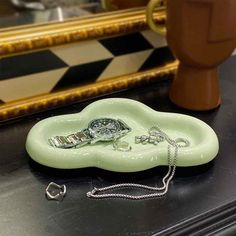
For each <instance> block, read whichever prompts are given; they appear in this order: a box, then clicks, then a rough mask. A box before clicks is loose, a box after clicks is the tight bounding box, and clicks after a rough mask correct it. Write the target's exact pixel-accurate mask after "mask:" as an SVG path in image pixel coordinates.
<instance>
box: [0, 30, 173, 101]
mask: <svg viewBox="0 0 236 236" xmlns="http://www.w3.org/2000/svg"><path fill="white" fill-rule="evenodd" d="M166 53H167V55H166ZM166 60H173V56H172V54H171V53H170V51H169V50H168V48H167V47H166V41H165V39H164V38H163V37H161V36H159V35H157V34H155V33H153V32H152V31H150V30H146V31H142V32H136V33H132V34H128V35H121V36H118V37H112V38H106V39H101V40H90V41H86V42H78V43H74V44H69V45H64V46H60V47H55V48H51V49H48V50H43V51H38V52H33V53H27V54H22V55H17V56H13V57H9V58H3V59H0V100H2V101H3V102H10V101H14V100H17V99H22V98H26V97H30V96H36V95H40V94H43V93H50V92H54V91H57V90H63V89H65V88H68V87H73V86H79V85H83V84H86V83H91V82H96V81H98V80H103V79H108V78H112V77H116V76H121V75H125V74H130V73H135V72H138V71H140V70H144V69H149V68H152V67H155V66H157V65H160V64H161V63H163V61H166Z"/></svg>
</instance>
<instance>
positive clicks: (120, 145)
mask: <svg viewBox="0 0 236 236" xmlns="http://www.w3.org/2000/svg"><path fill="white" fill-rule="evenodd" d="M113 148H114V150H116V151H121V152H129V151H131V149H132V147H131V146H130V145H129V143H127V142H125V141H120V140H116V141H114V142H113Z"/></svg>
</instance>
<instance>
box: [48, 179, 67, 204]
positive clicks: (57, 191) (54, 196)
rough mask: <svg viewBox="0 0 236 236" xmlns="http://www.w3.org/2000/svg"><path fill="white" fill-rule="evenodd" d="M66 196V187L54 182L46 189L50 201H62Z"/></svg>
mask: <svg viewBox="0 0 236 236" xmlns="http://www.w3.org/2000/svg"><path fill="white" fill-rule="evenodd" d="M65 195H66V186H65V185H64V184H63V185H58V184H56V183H54V182H51V183H49V185H48V186H47V188H46V197H47V199H48V200H56V201H62V200H63V198H64V197H65Z"/></svg>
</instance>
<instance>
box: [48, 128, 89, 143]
mask: <svg viewBox="0 0 236 236" xmlns="http://www.w3.org/2000/svg"><path fill="white" fill-rule="evenodd" d="M48 141H49V143H50V145H51V146H53V147H57V148H73V147H81V146H83V145H85V144H87V143H89V142H90V141H91V137H90V136H89V133H88V132H86V129H85V130H82V131H79V132H77V133H75V134H70V135H68V136H55V137H52V138H50V139H48Z"/></svg>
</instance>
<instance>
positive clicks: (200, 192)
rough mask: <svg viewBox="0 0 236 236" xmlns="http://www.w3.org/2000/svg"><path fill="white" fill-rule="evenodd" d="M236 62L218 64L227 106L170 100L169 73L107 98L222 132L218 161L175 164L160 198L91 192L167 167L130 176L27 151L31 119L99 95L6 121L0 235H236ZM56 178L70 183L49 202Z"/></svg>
mask: <svg viewBox="0 0 236 236" xmlns="http://www.w3.org/2000/svg"><path fill="white" fill-rule="evenodd" d="M235 67H236V57H231V58H230V59H229V60H228V61H227V62H226V63H225V64H224V65H222V66H221V68H220V74H221V80H220V83H221V94H222V105H221V107H220V108H218V109H215V110H213V111H208V112H190V111H186V110H182V109H180V108H178V107H176V106H175V105H173V104H172V103H171V102H170V101H169V99H168V88H169V85H170V82H171V78H169V79H167V80H164V81H161V82H159V83H157V84H155V85H150V86H146V87H145V88H141V87H140V88H136V89H133V90H129V91H123V92H120V93H116V94H113V95H110V96H107V97H126V98H131V99H135V100H138V101H141V102H143V103H145V104H146V105H148V106H150V107H152V108H154V109H156V110H158V111H164V112H179V113H184V114H189V115H192V116H194V117H197V118H200V119H202V120H203V121H205V122H206V123H207V124H209V125H210V126H211V127H212V128H213V129H214V130H215V132H216V133H217V135H218V138H219V142H220V151H219V154H218V156H217V157H216V159H215V160H214V161H213V162H211V163H209V164H207V165H203V166H200V167H194V168H178V169H177V173H176V176H175V178H174V180H173V181H172V182H171V184H170V189H169V192H168V193H167V195H166V196H165V197H162V198H155V199H149V200H139V201H132V200H124V199H104V200H92V199H88V198H87V197H86V192H88V191H89V190H91V189H92V188H93V187H94V186H97V187H102V186H107V185H110V184H114V183H121V182H135V183H142V184H149V185H152V186H154V185H155V184H156V183H158V181H159V180H160V178H161V177H162V176H163V174H164V173H165V171H166V168H164V167H158V168H154V169H151V170H148V171H144V172H139V173H133V174H124V173H122V174H121V173H112V172H109V171H104V170H99V169H96V168H87V169H78V170H66V171H65V170H56V169H51V168H47V167H44V166H41V165H39V164H37V163H35V162H33V161H32V160H31V159H30V158H29V156H28V155H27V153H26V151H25V147H24V145H25V141H26V136H27V133H28V132H29V130H30V128H31V127H32V126H33V125H34V124H36V123H37V122H38V121H39V120H41V119H44V118H46V117H50V116H54V115H60V114H69V113H76V112H80V111H81V110H82V109H83V108H84V107H85V106H86V105H88V104H90V103H91V102H92V101H94V100H96V99H94V100H91V101H87V102H84V103H78V104H74V105H70V106H67V107H64V108H60V109H57V110H53V111H48V112H45V113H41V114H37V115H34V116H31V117H27V118H22V119H18V120H15V121H11V122H8V123H5V124H2V125H1V127H0V144H1V145H0V235H20V236H21V235H36V236H37V235H83V236H84V235H104V236H105V235H125V236H149V235H213V234H214V235H236V228H235V222H236V221H235V219H236V215H235V212H236V202H235V201H236V122H235V121H236V110H235V103H236V97H235V91H236V69H235ZM99 99H100V98H99ZM51 181H54V182H56V183H58V184H66V186H67V195H66V197H65V198H64V200H63V201H62V202H55V201H48V200H46V198H45V188H46V186H47V185H48V184H49V182H51ZM140 191H141V190H140ZM136 193H137V194H140V193H142V192H136Z"/></svg>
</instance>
